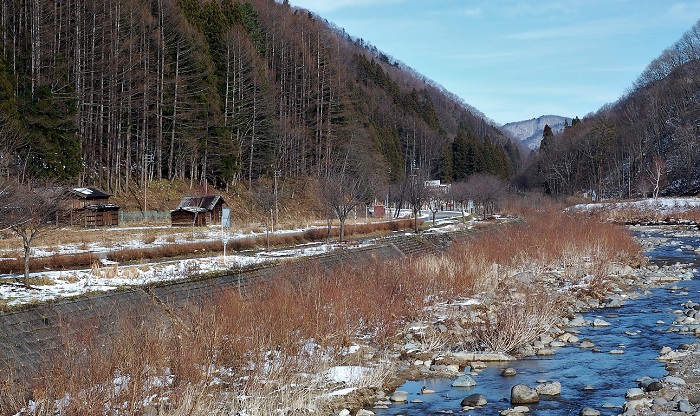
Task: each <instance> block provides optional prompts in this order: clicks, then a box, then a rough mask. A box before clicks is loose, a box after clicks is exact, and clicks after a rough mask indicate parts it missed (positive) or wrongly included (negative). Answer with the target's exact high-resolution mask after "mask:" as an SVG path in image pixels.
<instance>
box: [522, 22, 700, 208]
mask: <svg viewBox="0 0 700 416" xmlns="http://www.w3.org/2000/svg"><path fill="white" fill-rule="evenodd" d="M543 147H544V146H543ZM533 162H534V163H533V164H532V168H531V169H530V170H529V174H530V176H529V179H528V181H529V183H530V184H531V185H533V186H543V187H544V189H545V190H547V191H548V192H550V193H553V194H574V193H587V194H589V195H592V196H594V197H596V198H598V199H600V198H606V197H637V196H657V195H697V194H698V193H700V21H698V22H697V23H696V24H695V25H693V27H692V28H690V30H688V31H687V32H686V33H685V34H684V35H683V36H682V37H681V39H679V40H678V41H677V42H676V43H675V44H673V45H672V46H670V47H669V48H668V49H666V50H665V51H664V52H663V53H662V54H661V55H660V56H659V57H658V58H657V59H655V60H654V61H652V62H651V63H650V64H649V66H648V67H647V68H646V69H645V70H644V72H643V73H642V74H641V75H640V77H639V79H638V80H637V81H636V82H635V83H634V85H633V86H632V87H631V88H630V89H629V91H628V92H627V93H626V94H625V95H624V96H623V97H622V98H621V99H620V100H618V101H617V102H616V103H614V104H610V105H607V106H605V107H603V108H601V109H600V110H598V111H597V112H596V113H595V114H591V115H589V116H587V117H586V118H585V119H584V120H583V121H582V122H580V123H577V124H576V125H575V126H572V127H571V128H568V129H566V130H565V131H564V132H562V133H560V134H559V135H556V136H555V137H553V138H552V141H551V142H549V140H548V143H547V146H546V149H543V150H542V151H541V154H540V155H539V158H537V159H535V160H534V161H533Z"/></svg>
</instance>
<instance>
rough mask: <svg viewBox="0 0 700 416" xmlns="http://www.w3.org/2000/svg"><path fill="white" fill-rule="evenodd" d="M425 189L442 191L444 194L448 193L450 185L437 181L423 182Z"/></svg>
mask: <svg viewBox="0 0 700 416" xmlns="http://www.w3.org/2000/svg"><path fill="white" fill-rule="evenodd" d="M425 187H426V188H428V189H438V190H440V191H443V192H444V193H448V192H449V191H450V184H449V183H441V182H440V180H439V179H437V180H430V181H425Z"/></svg>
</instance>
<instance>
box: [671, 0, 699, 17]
mask: <svg viewBox="0 0 700 416" xmlns="http://www.w3.org/2000/svg"><path fill="white" fill-rule="evenodd" d="M699 10H700V1H685V2H679V3H674V4H672V5H671V6H670V7H669V8H668V11H667V12H666V13H667V14H668V16H669V17H671V18H673V19H679V20H681V21H684V22H685V21H689V22H695V21H696V20H697V19H698V11H699Z"/></svg>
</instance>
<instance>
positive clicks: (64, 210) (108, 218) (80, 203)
mask: <svg viewBox="0 0 700 416" xmlns="http://www.w3.org/2000/svg"><path fill="white" fill-rule="evenodd" d="M111 196H112V195H111V194H108V193H107V192H105V191H103V190H102V189H100V188H96V187H84V188H70V189H68V191H67V192H66V196H65V198H63V199H62V200H61V209H60V211H59V217H58V220H59V223H61V224H65V225H78V226H83V227H102V226H110V225H119V207H118V206H117V205H114V204H112V203H110V202H109V198H110V197H111Z"/></svg>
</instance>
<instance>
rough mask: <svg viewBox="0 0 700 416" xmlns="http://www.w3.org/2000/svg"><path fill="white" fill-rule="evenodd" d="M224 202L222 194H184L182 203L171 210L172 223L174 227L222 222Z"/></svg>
mask: <svg viewBox="0 0 700 416" xmlns="http://www.w3.org/2000/svg"><path fill="white" fill-rule="evenodd" d="M224 204H226V201H224V199H223V198H222V197H221V195H204V196H184V197H182V200H181V201H180V205H178V207H177V208H176V209H175V210H173V211H170V223H171V225H172V226H173V227H185V226H206V225H213V224H221V213H222V209H223V206H224Z"/></svg>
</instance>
